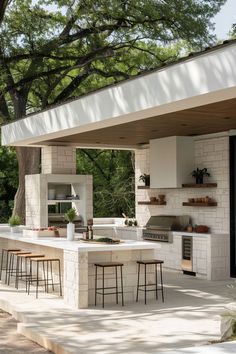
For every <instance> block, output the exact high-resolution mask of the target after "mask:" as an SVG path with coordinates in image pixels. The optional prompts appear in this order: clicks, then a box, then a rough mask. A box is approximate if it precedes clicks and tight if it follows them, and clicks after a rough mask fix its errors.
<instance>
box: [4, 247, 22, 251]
mask: <svg viewBox="0 0 236 354" xmlns="http://www.w3.org/2000/svg"><path fill="white" fill-rule="evenodd" d="M2 250H3V251H6V252H14V251H21V249H20V248H3V249H2Z"/></svg>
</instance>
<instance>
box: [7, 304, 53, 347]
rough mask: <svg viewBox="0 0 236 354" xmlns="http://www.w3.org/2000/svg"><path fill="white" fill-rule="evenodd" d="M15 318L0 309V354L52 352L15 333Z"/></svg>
mask: <svg viewBox="0 0 236 354" xmlns="http://www.w3.org/2000/svg"><path fill="white" fill-rule="evenodd" d="M16 324H17V322H16V320H15V319H14V318H13V317H12V316H11V315H10V314H9V313H6V312H4V311H2V310H1V309H0V353H1V354H27V353H28V354H29V353H30V354H32V353H36V354H49V353H52V352H49V351H47V350H46V349H44V348H42V347H40V346H39V345H38V344H36V343H34V342H32V341H30V340H28V339H27V338H26V337H24V336H22V335H21V334H18V333H17V330H16Z"/></svg>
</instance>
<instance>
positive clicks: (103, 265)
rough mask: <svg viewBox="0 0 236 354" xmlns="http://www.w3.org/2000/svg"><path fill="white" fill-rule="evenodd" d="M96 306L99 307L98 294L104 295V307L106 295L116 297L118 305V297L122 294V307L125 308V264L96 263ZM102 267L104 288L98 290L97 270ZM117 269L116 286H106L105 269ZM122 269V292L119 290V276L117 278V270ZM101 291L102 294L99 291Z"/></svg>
mask: <svg viewBox="0 0 236 354" xmlns="http://www.w3.org/2000/svg"><path fill="white" fill-rule="evenodd" d="M94 265H95V306H96V305H97V294H99V295H102V307H104V297H105V295H112V294H115V295H116V303H117V304H118V295H119V294H121V297H122V306H124V292H123V275H122V267H123V265H124V264H123V263H121V262H100V263H95V264H94ZM98 267H100V268H102V287H101V288H98V281H97V268H98ZM113 267H114V268H115V274H116V278H115V280H116V285H115V286H106V287H105V286H104V281H105V280H104V278H105V275H104V269H105V268H113ZM118 267H120V282H121V291H119V289H118V276H117V268H118ZM111 289H115V291H112V292H110V291H109V292H105V290H111ZM99 290H101V292H100V291H99Z"/></svg>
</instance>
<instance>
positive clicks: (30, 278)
mask: <svg viewBox="0 0 236 354" xmlns="http://www.w3.org/2000/svg"><path fill="white" fill-rule="evenodd" d="M31 282H32V260H31V259H30V271H29V279H28V295H29V294H30V284H31Z"/></svg>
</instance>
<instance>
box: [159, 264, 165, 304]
mask: <svg viewBox="0 0 236 354" xmlns="http://www.w3.org/2000/svg"><path fill="white" fill-rule="evenodd" d="M160 273H161V274H160V278H161V294H162V302H164V288H163V278H162V264H160Z"/></svg>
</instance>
